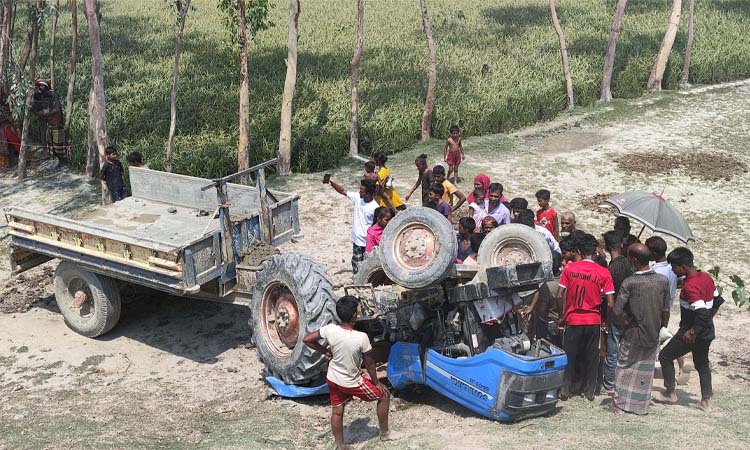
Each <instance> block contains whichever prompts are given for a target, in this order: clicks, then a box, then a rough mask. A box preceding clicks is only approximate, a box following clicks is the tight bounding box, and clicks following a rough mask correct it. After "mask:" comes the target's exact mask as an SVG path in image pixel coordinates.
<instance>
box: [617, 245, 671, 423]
mask: <svg viewBox="0 0 750 450" xmlns="http://www.w3.org/2000/svg"><path fill="white" fill-rule="evenodd" d="M628 259H629V260H630V263H631V264H632V265H633V267H634V268H635V273H634V274H633V275H632V276H630V277H628V278H626V279H625V280H624V281H623V282H622V285H621V286H620V290H619V293H618V295H617V300H616V302H615V307H614V310H613V312H614V314H615V315H616V316H617V317H619V318H620V319H621V320H622V321H623V323H624V324H625V325H624V331H623V333H622V338H621V339H620V350H619V353H618V358H617V368H616V369H615V401H614V409H613V410H614V411H615V412H622V411H625V412H629V413H633V414H648V405H649V402H650V401H651V384H652V383H653V380H654V366H655V364H656V353H657V351H658V349H659V330H660V329H661V327H663V326H666V325H667V323H668V322H669V307H670V305H671V303H672V299H671V298H670V291H669V282H668V281H667V279H666V278H665V277H664V276H663V275H661V274H658V273H656V272H654V271H653V270H651V268H650V267H649V260H650V259H651V251H650V250H649V249H648V247H646V246H645V245H643V244H638V243H636V244H632V245H631V246H630V247H629V248H628Z"/></svg>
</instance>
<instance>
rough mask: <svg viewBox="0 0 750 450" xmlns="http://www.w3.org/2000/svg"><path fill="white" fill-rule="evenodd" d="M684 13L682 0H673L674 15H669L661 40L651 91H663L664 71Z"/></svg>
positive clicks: (652, 73) (652, 76)
mask: <svg viewBox="0 0 750 450" xmlns="http://www.w3.org/2000/svg"><path fill="white" fill-rule="evenodd" d="M681 14H682V0H672V15H671V16H670V17H669V23H668V24H667V31H666V33H664V39H663V40H662V41H661V48H659V53H658V54H657V55H656V62H655V63H654V68H653V69H651V75H649V77H648V84H647V85H646V87H647V88H648V90H649V91H651V92H656V91H661V80H662V78H664V71H665V70H666V69H667V61H669V55H670V54H671V53H672V46H674V39H675V37H677V29H678V28H679V26H680V15H681Z"/></svg>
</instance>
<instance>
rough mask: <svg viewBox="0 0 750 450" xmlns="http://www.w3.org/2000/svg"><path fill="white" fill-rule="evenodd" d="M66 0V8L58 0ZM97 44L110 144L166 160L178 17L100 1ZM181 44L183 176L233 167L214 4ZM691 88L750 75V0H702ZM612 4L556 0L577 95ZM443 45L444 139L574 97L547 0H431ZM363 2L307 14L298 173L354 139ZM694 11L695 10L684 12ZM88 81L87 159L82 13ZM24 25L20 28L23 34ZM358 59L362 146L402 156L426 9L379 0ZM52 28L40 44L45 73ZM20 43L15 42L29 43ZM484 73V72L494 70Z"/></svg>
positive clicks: (417, 104)
mask: <svg viewBox="0 0 750 450" xmlns="http://www.w3.org/2000/svg"><path fill="white" fill-rule="evenodd" d="M63 3H65V2H63ZM102 3H103V7H102V13H103V23H102V45H103V53H104V58H105V61H104V67H105V85H106V95H107V112H108V125H109V130H110V137H111V140H112V142H113V143H115V144H116V145H118V146H119V147H120V148H121V150H122V152H123V153H127V152H129V151H133V150H140V151H142V152H143V153H144V154H145V156H146V159H147V160H148V162H149V164H150V165H151V166H152V167H155V168H160V167H161V166H162V164H163V159H164V142H165V140H166V136H167V131H168V126H169V101H168V96H169V87H170V79H171V61H172V52H173V47H174V35H173V31H172V25H173V23H174V14H173V13H171V12H170V11H168V10H167V8H166V2H162V1H147V0H117V1H114V0H105V1H103V2H102ZM193 3H194V4H195V10H194V11H192V12H191V13H190V17H189V18H188V25H187V29H186V38H185V52H184V56H183V60H182V66H181V79H180V91H179V95H178V108H179V113H178V120H179V121H178V134H177V141H176V150H175V162H174V165H175V170H176V171H178V172H183V173H190V174H194V175H199V176H216V175H219V174H223V173H228V172H231V171H232V170H233V169H234V167H235V159H236V157H235V154H234V151H235V150H234V149H235V145H236V142H237V119H236V116H237V112H236V111H237V88H238V81H237V75H236V72H237V70H236V66H237V57H236V52H235V50H234V49H233V48H231V47H230V46H229V45H228V44H227V42H228V39H227V37H228V36H227V33H226V31H225V29H224V26H223V23H222V16H221V14H220V12H219V11H218V10H217V7H216V4H217V1H216V0H195V1H194V2H193ZM697 3H698V4H697V12H696V18H697V19H696V20H697V31H696V40H695V49H694V56H693V68H692V72H691V82H693V83H715V82H721V81H727V80H732V79H738V78H745V77H750V37H748V36H750V9H748V7H747V5H746V2H745V1H744V0H707V1H701V2H697ZM614 4H615V0H606V1H601V0H558V2H557V7H558V14H559V17H560V20H561V23H562V26H563V29H564V31H565V33H566V35H567V38H568V42H569V48H570V60H571V67H572V73H573V80H574V90H575V93H576V96H577V101H578V103H579V104H580V105H582V106H589V105H592V104H593V103H594V102H595V101H596V99H597V98H598V86H599V78H600V72H601V65H602V59H603V53H604V49H605V45H606V39H607V34H608V31H609V27H610V20H611V14H612V12H613V10H614ZM428 5H429V7H430V10H431V11H430V12H431V19H432V23H433V27H434V34H435V38H436V40H437V52H438V88H437V104H436V111H435V120H434V132H435V134H436V135H437V136H438V137H440V136H444V135H445V134H446V133H447V129H448V126H449V125H450V124H452V123H458V124H461V125H462V126H463V127H464V130H465V134H466V135H481V134H490V133H498V132H507V131H509V130H513V129H517V128H520V127H523V126H526V125H529V124H532V123H534V122H537V121H543V120H548V119H550V118H552V117H555V116H556V115H558V114H559V113H560V111H561V110H562V108H563V106H564V86H563V80H562V77H561V69H560V62H559V53H558V49H557V40H556V35H555V33H554V31H553V29H552V26H551V25H550V23H549V18H548V17H549V12H548V8H547V2H545V1H541V0H463V1H458V2H457V1H455V0H430V1H429V2H428ZM670 5H671V2H670V1H668V0H642V1H638V2H631V4H630V5H628V9H627V12H626V17H625V21H624V25H623V30H622V34H621V38H620V41H619V44H618V47H617V60H616V67H615V77H614V83H613V93H614V95H615V96H616V97H621V98H623V97H636V96H639V95H641V94H642V92H643V91H644V89H645V84H646V81H647V79H648V75H649V71H650V67H651V64H652V62H653V59H654V57H655V54H656V52H657V50H658V47H659V44H660V41H661V38H662V35H663V32H664V28H665V26H666V23H667V20H668V17H669V12H670V11H669V8H670ZM355 6H356V4H355V3H354V2H351V1H344V0H306V1H305V2H304V4H303V10H302V16H301V19H300V41H299V45H300V48H299V78H298V84H297V95H296V99H295V112H294V119H293V168H294V169H295V170H302V171H306V170H319V169H322V168H324V167H328V166H331V165H333V164H334V162H335V161H336V160H337V159H338V158H340V157H341V156H342V155H344V154H345V153H346V151H347V148H348V133H349V132H348V111H349V63H350V59H351V53H352V48H353V37H354V26H355ZM686 8H687V5H686ZM60 12H61V20H60V25H59V31H58V47H57V52H58V55H60V57H59V59H58V61H57V74H58V76H57V83H58V91H59V92H60V94H61V96H64V95H65V89H66V84H67V80H66V72H67V70H66V66H67V63H68V55H69V45H70V29H69V24H70V19H69V10H68V7H67V6H63V7H61V8H60ZM271 16H272V20H273V22H274V23H275V24H276V26H275V27H273V28H272V29H270V30H268V31H265V32H263V33H261V34H260V35H259V36H258V38H257V42H256V44H255V45H254V46H253V48H252V53H251V56H250V77H251V91H252V92H251V109H252V125H251V135H252V144H251V146H252V148H251V155H252V156H251V157H252V159H253V160H254V161H255V160H261V159H264V158H268V157H271V156H272V155H273V154H274V153H275V149H276V145H277V141H278V126H279V112H280V99H281V92H282V88H283V82H284V75H285V66H284V58H285V56H286V2H283V1H276V2H273V10H272V14H271ZM686 20H687V12H686V11H685V14H683V17H682V22H683V23H682V24H681V28H680V32H679V34H678V36H677V40H676V42H675V47H674V51H673V53H672V56H671V58H670V61H669V65H668V67H667V71H666V74H665V78H664V85H665V88H667V89H673V88H675V87H676V85H677V83H678V80H679V77H680V72H681V67H682V54H683V50H684V47H685V41H686ZM79 22H80V23H79V27H80V30H81V46H80V49H79V54H80V55H81V62H80V64H79V71H78V73H79V81H78V83H77V86H76V101H77V103H76V105H75V108H74V112H73V114H74V117H73V129H72V133H73V143H74V144H75V147H74V149H75V152H76V159H77V160H78V161H79V162H80V161H81V160H82V159H83V145H82V144H83V143H84V142H85V139H86V119H85V101H86V99H87V86H88V85H89V80H90V69H89V68H90V63H89V56H88V55H89V54H90V53H89V49H88V39H87V35H86V27H85V20H84V18H83V15H82V14H81V16H80V18H79ZM21 26H22V25H21V24H20V23H19V25H18V26H17V29H16V33H17V35H20V29H21V28H20V27H21ZM365 33H366V41H365V53H364V57H363V60H362V66H361V70H360V72H361V75H360V76H361V81H360V83H361V117H362V151H363V152H364V153H370V152H372V151H375V150H388V151H398V150H401V149H405V148H409V147H411V146H412V145H413V144H414V142H415V141H416V140H417V137H418V133H419V126H420V119H421V108H422V102H423V97H424V93H425V91H426V83H427V79H426V65H425V62H424V60H425V52H426V50H425V45H424V38H423V33H422V29H421V21H420V18H419V11H418V4H417V3H415V2H413V1H411V0H391V1H387V2H383V1H371V2H368V3H367V9H366V30H365ZM48 40H49V36H48V35H47V36H43V38H42V43H41V45H40V48H41V51H42V55H41V59H40V64H41V70H42V75H47V74H48V70H47V68H48V63H47V61H48V59H47V54H48V45H47V44H46V42H48ZM19 47H20V45H16V46H15V47H14V48H15V49H16V51H18V49H19ZM483 68H484V70H483Z"/></svg>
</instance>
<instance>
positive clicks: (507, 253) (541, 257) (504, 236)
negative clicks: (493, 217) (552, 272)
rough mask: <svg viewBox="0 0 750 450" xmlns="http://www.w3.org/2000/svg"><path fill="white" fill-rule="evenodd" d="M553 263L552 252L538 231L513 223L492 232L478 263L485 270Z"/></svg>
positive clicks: (487, 238)
mask: <svg viewBox="0 0 750 450" xmlns="http://www.w3.org/2000/svg"><path fill="white" fill-rule="evenodd" d="M547 261H550V262H551V261H552V252H551V251H550V249H549V246H548V245H547V243H546V242H544V239H542V237H541V236H540V235H539V233H537V231H536V230H535V229H533V228H531V227H529V226H527V225H522V224H519V223H511V224H508V225H503V226H500V227H497V228H495V229H494V230H492V231H491V232H490V233H489V234H488V235H487V237H485V238H484V240H483V241H482V245H481V246H479V252H478V253H477V262H478V263H479V265H480V266H482V267H484V268H490V267H496V266H503V265H509V264H524V263H533V262H547Z"/></svg>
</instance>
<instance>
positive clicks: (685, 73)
mask: <svg viewBox="0 0 750 450" xmlns="http://www.w3.org/2000/svg"><path fill="white" fill-rule="evenodd" d="M694 36H695V0H690V11H689V12H688V35H687V45H686V46H685V60H684V61H683V63H682V79H681V80H680V84H681V85H682V86H687V85H689V84H690V62H691V59H692V57H693V38H694Z"/></svg>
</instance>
